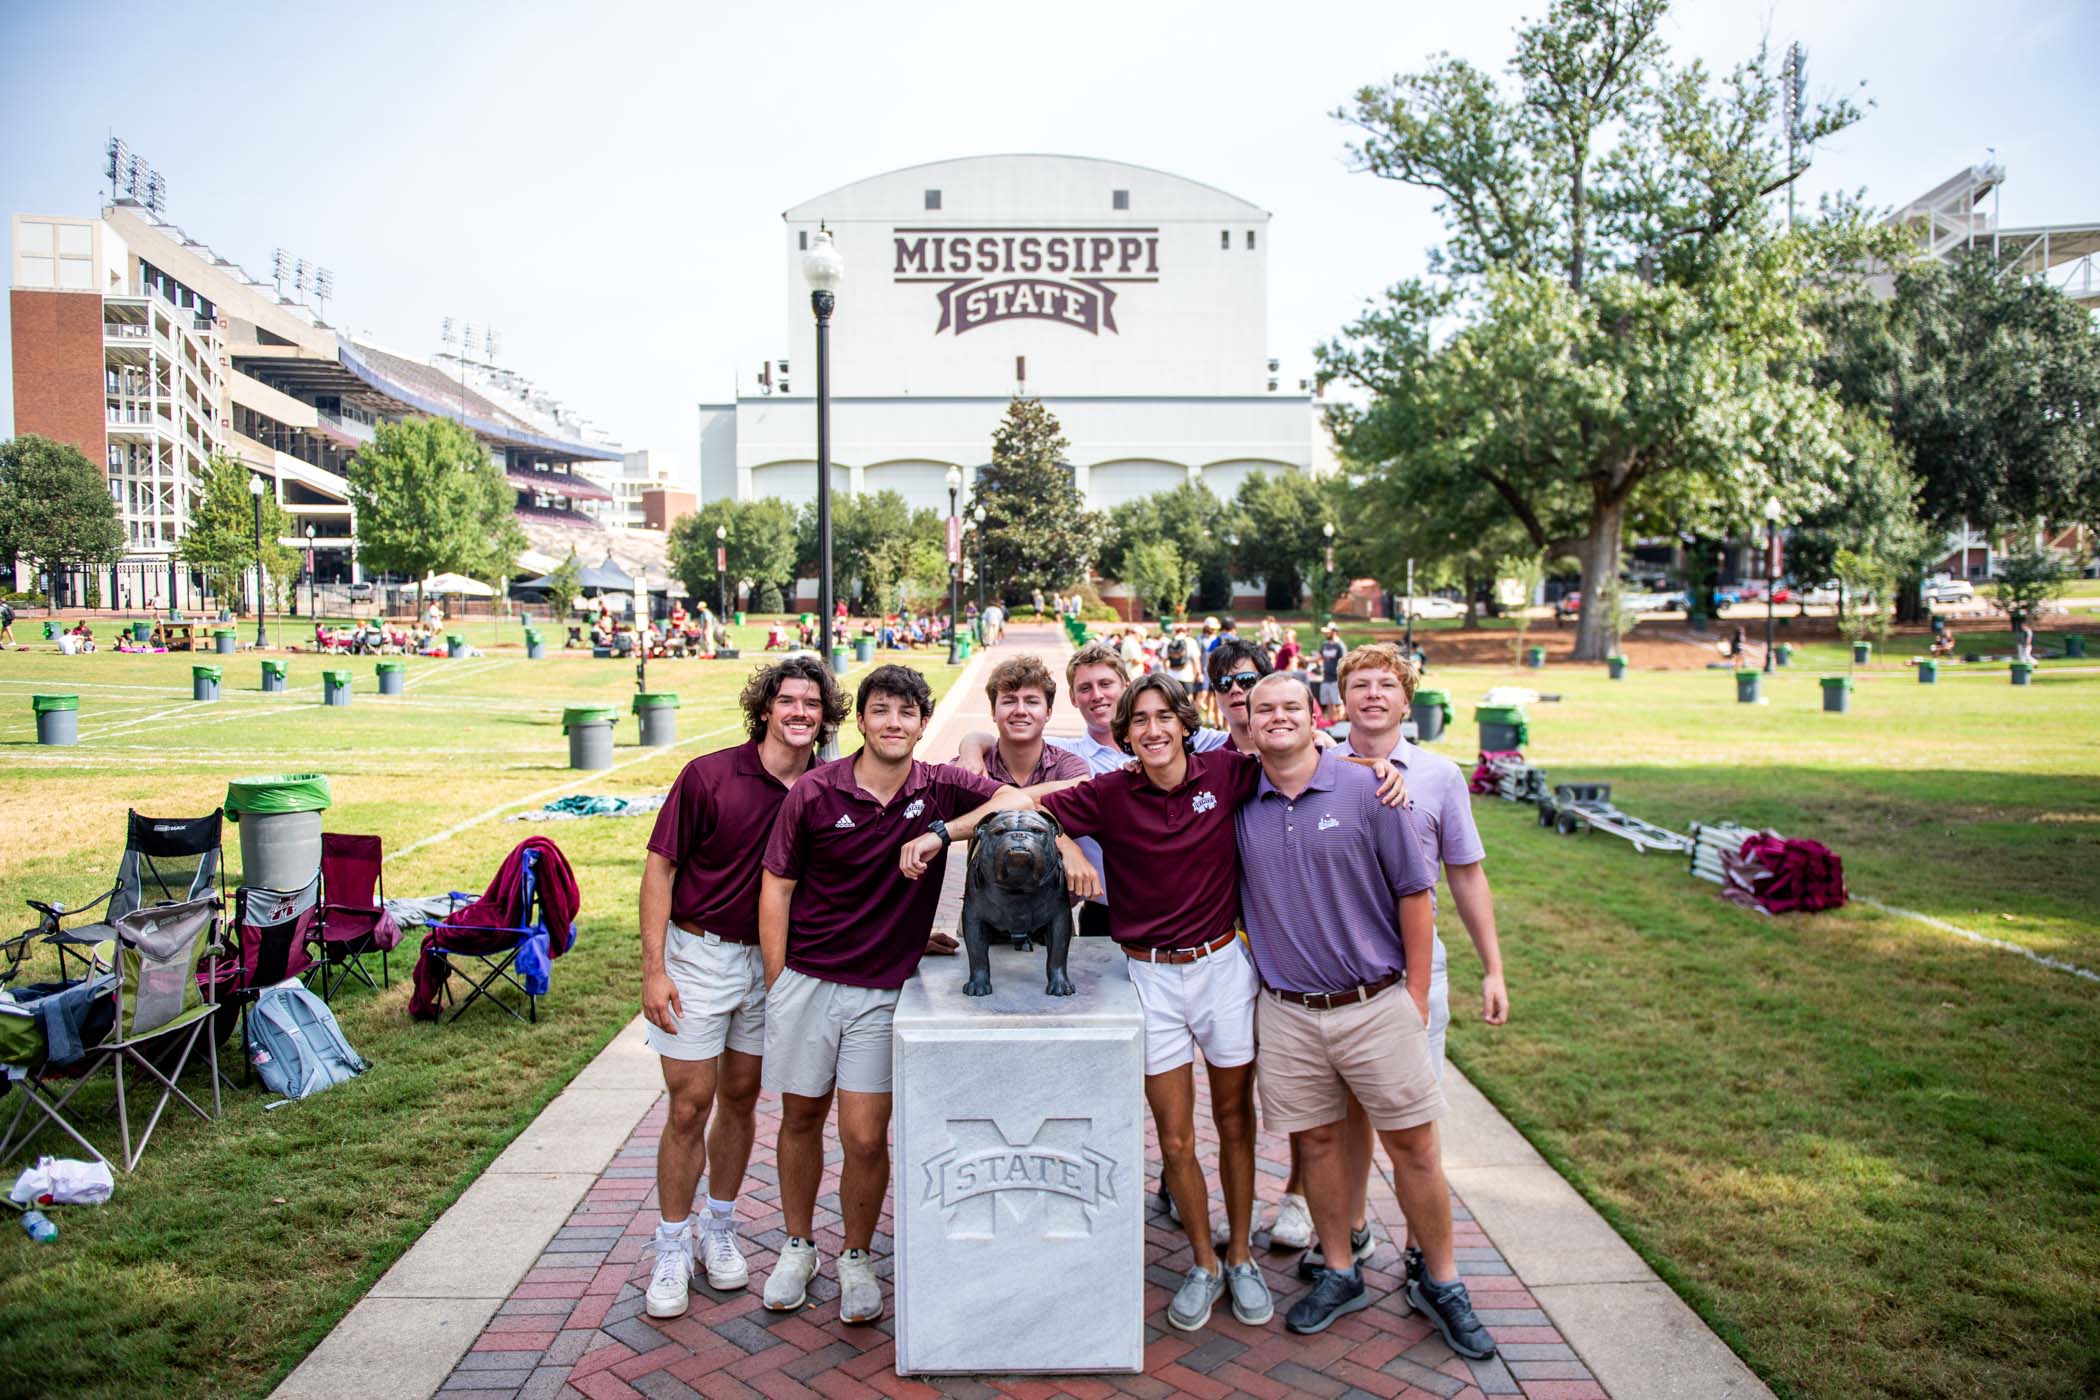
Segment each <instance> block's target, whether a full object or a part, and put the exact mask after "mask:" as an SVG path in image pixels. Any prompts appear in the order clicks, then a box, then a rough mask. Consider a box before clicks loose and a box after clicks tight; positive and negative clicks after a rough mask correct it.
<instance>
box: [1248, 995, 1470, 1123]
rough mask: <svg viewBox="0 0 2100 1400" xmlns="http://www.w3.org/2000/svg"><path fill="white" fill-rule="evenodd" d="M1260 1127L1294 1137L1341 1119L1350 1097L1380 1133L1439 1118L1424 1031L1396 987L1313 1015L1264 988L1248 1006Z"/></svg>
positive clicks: (1440, 1095)
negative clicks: (1257, 1051)
mask: <svg viewBox="0 0 2100 1400" xmlns="http://www.w3.org/2000/svg"><path fill="white" fill-rule="evenodd" d="M1255 1030H1256V1034H1257V1035H1258V1037H1259V1038H1260V1042H1261V1058H1260V1059H1259V1060H1258V1061H1257V1062H1256V1063H1255V1068H1254V1081H1255V1085H1256V1087H1257V1088H1258V1089H1259V1090H1260V1092H1261V1116H1262V1123H1263V1126H1265V1127H1267V1128H1268V1129H1269V1131H1271V1132H1277V1133H1295V1132H1302V1131H1304V1130H1305V1129H1307V1128H1317V1127H1319V1126H1320V1125H1321V1124H1323V1123H1334V1122H1338V1121H1340V1120H1341V1118H1342V1117H1343V1115H1344V1114H1346V1113H1347V1111H1348V1106H1349V1105H1348V1095H1349V1094H1354V1095H1356V1098H1357V1101H1358V1102H1359V1103H1361V1104H1362V1105H1363V1106H1364V1112H1365V1113H1366V1114H1367V1115H1369V1117H1370V1119H1371V1126H1372V1127H1374V1128H1376V1129H1378V1130H1379V1131H1380V1132H1394V1131H1396V1130H1398V1129H1401V1128H1412V1127H1416V1126H1418V1125H1420V1124H1423V1123H1433V1122H1435V1121H1436V1120H1437V1119H1439V1118H1441V1117H1443V1116H1444V1091H1443V1088H1442V1087H1441V1085H1440V1084H1439V1083H1438V1075H1437V1068H1436V1064H1435V1062H1434V1061H1432V1060H1431V1059H1430V1054H1429V1031H1428V1027H1427V1026H1426V1025H1425V1024H1424V1023H1423V1020H1422V1014H1421V1013H1420V1012H1419V1011H1417V1010H1416V1009H1415V1001H1414V998H1413V997H1411V996H1409V995H1408V994H1407V988H1406V987H1404V986H1392V987H1388V988H1387V989H1386V990H1385V991H1384V992H1383V993H1381V994H1380V995H1378V996H1375V997H1372V998H1371V999H1370V1000H1369V1001H1361V1002H1351V1003H1350V1004H1349V1005H1347V1006H1337V1007H1335V1008H1334V1009H1332V1010H1330V1011H1315V1010H1313V1009H1312V1008H1311V1007H1307V1006H1300V1005H1298V1004H1297V1003H1296V1002H1290V1001H1285V1000H1283V999H1282V998H1281V997H1279V996H1277V995H1276V994H1275V993H1274V992H1269V991H1264V992H1262V993H1261V995H1260V998H1259V999H1258V1000H1257V1001H1256V1003H1255Z"/></svg>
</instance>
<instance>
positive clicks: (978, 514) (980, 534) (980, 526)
mask: <svg viewBox="0 0 2100 1400" xmlns="http://www.w3.org/2000/svg"><path fill="white" fill-rule="evenodd" d="M970 518H971V519H972V520H974V521H976V522H977V615H978V616H979V617H980V618H981V617H983V616H984V507H983V506H979V507H977V509H975V510H973V511H971V512H970Z"/></svg>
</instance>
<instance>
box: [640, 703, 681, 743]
mask: <svg viewBox="0 0 2100 1400" xmlns="http://www.w3.org/2000/svg"><path fill="white" fill-rule="evenodd" d="M634 715H635V719H636V721H637V722H638V723H639V724H640V726H641V730H642V732H641V737H640V739H639V741H638V742H639V743H640V744H641V745H642V747H644V748H650V749H661V748H665V747H667V746H669V745H671V744H675V743H677V742H678V697H677V695H675V694H673V693H672V692H670V691H667V690H665V691H654V692H651V691H644V692H642V693H641V694H640V695H637V696H635V697H634Z"/></svg>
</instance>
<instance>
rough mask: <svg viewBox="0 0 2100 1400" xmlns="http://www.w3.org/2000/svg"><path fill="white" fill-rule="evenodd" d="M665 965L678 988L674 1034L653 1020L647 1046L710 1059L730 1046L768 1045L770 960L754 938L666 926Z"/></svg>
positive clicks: (752, 1051)
mask: <svg viewBox="0 0 2100 1400" xmlns="http://www.w3.org/2000/svg"><path fill="white" fill-rule="evenodd" d="M664 971H665V972H667V973H669V974H670V977H671V985H672V986H673V987H676V988H677V989H678V1006H679V1010H678V1012H677V1014H676V1016H675V1017H674V1018H673V1019H674V1020H676V1021H677V1023H678V1031H677V1033H676V1034H670V1033H667V1032H665V1031H662V1030H659V1029H657V1028H656V1027H655V1026H653V1025H652V1026H650V1027H649V1028H648V1030H647V1032H646V1033H645V1034H644V1037H643V1038H644V1039H645V1040H646V1041H647V1042H648V1045H649V1048H650V1049H651V1050H654V1051H655V1052H656V1053H657V1054H659V1055H661V1056H663V1057H664V1058H665V1059H667V1060H712V1059H714V1058H715V1057H716V1056H718V1055H720V1054H721V1053H722V1051H723V1050H724V1049H725V1048H726V1049H730V1050H739V1051H742V1052H743V1053H744V1054H746V1055H756V1054H760V1053H761V1052H763V1051H764V1050H765V1048H766V964H765V959H764V958H762V957H761V956H760V955H759V951H758V945H757V944H756V943H731V942H730V941H728V940H727V939H725V938H721V937H719V936H717V935H715V934H712V933H701V934H692V933H687V932H686V931H685V930H684V929H682V928H680V927H678V925H676V924H672V925H670V926H669V927H668V928H666V929H665V930H664Z"/></svg>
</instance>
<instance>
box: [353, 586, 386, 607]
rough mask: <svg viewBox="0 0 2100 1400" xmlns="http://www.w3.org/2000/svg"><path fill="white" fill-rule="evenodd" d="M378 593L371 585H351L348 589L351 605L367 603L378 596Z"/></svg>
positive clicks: (375, 587)
mask: <svg viewBox="0 0 2100 1400" xmlns="http://www.w3.org/2000/svg"><path fill="white" fill-rule="evenodd" d="M378 591H379V590H378V588H377V586H376V585H374V584H371V583H353V584H351V585H350V589H349V593H350V601H351V602H353V603H369V602H371V601H372V599H373V598H375V597H377V596H378Z"/></svg>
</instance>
